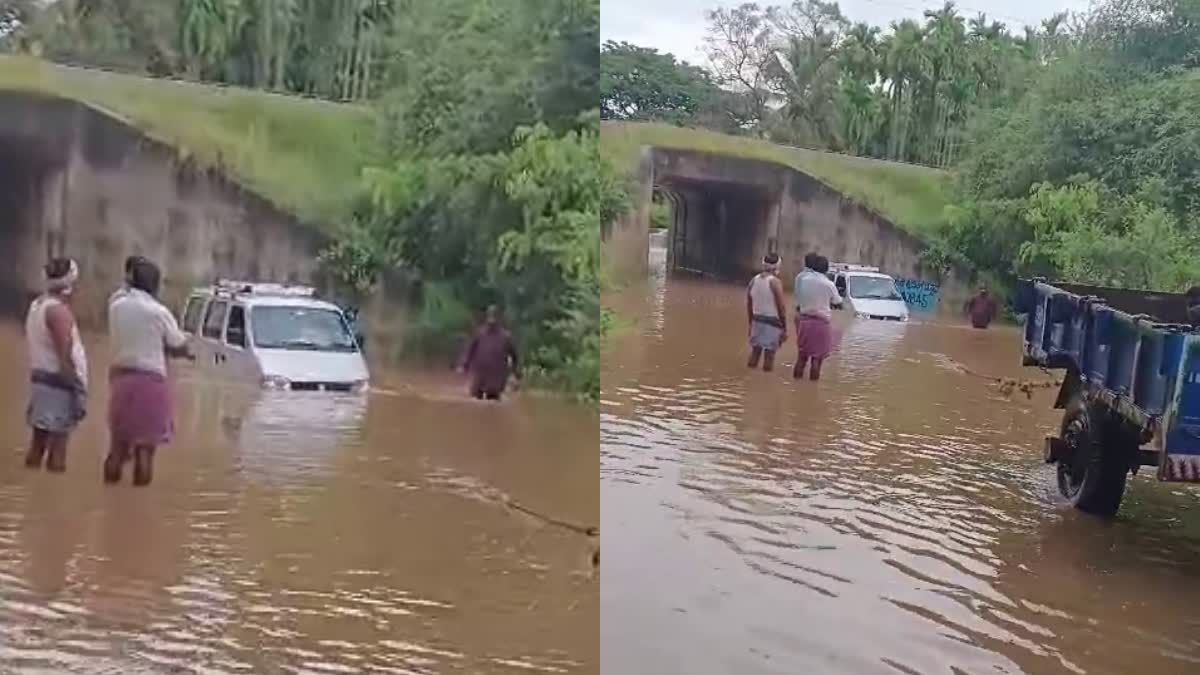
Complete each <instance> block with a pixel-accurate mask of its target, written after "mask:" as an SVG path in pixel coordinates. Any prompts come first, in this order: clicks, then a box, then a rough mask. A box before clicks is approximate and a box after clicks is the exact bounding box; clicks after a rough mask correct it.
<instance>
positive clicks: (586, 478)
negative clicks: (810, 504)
mask: <svg viewBox="0 0 1200 675" xmlns="http://www.w3.org/2000/svg"><path fill="white" fill-rule="evenodd" d="M85 341H87V342H89V355H90V356H91V361H92V362H93V364H92V372H91V378H90V379H91V381H92V382H93V388H94V390H95V391H93V392H92V403H91V405H90V411H91V414H90V416H89V418H88V419H87V420H85V421H84V423H83V426H82V427H81V429H80V430H79V432H77V434H76V435H75V436H74V437H73V440H72V444H71V450H70V454H69V465H68V471H67V473H66V474H65V475H61V476H58V475H49V474H45V473H40V472H33V471H28V470H26V469H24V467H23V466H21V456H22V448H23V446H24V444H25V442H26V434H27V431H26V429H25V426H24V423H23V419H22V413H23V410H24V406H25V396H26V391H25V388H24V387H23V386H21V384H20V378H11V379H10V380H9V382H10V384H9V386H8V387H5V388H0V413H2V415H0V447H4V448H7V449H9V450H10V452H9V453H8V455H7V460H6V463H5V464H6V465H7V468H4V467H3V466H0V672H6V673H7V672H29V673H35V672H36V673H51V672H52V673H122V674H125V673H162V672H204V673H244V672H308V673H318V672H320V673H343V672H371V673H445V672H496V673H505V672H514V673H527V672H552V673H560V672H561V673H576V672H578V673H595V672H598V671H599V653H598V652H599V647H598V644H597V638H596V635H597V631H598V620H597V616H598V609H597V603H598V579H597V578H596V575H595V573H594V570H593V567H592V564H591V555H592V551H593V550H594V549H595V540H594V538H592V537H588V536H586V535H585V534H581V533H579V532H575V531H572V530H570V529H567V528H564V527H561V526H559V525H556V524H554V523H552V522H548V521H547V520H545V519H544V518H539V517H535V516H534V515H530V513H533V514H549V515H550V516H553V517H556V518H558V519H561V520H562V521H564V522H569V523H581V524H585V525H595V524H597V523H598V514H599V492H598V487H597V483H596V475H597V471H598V464H597V456H596V450H595V448H596V446H597V443H598V439H597V434H598V431H597V428H598V423H597V418H596V414H595V412H594V411H591V410H587V409H586V408H583V407H580V406H577V405H573V404H570V403H566V402H560V401H555V400H544V399H539V398H536V397H531V396H522V395H518V396H515V397H512V398H511V399H509V400H507V401H506V402H504V403H503V404H500V405H486V404H480V403H477V402H474V401H464V400H463V391H462V390H463V387H462V383H461V382H459V381H457V380H451V379H449V378H447V377H442V376H439V375H431V374H419V373H416V374H414V373H381V374H380V377H379V378H378V379H379V380H380V386H381V389H382V391H381V392H380V393H378V394H372V395H370V396H369V397H354V396H341V397H338V396H330V397H318V396H315V395H304V394H301V395H297V396H291V395H283V394H269V393H265V392H261V391H257V390H250V389H244V388H239V387H237V386H230V385H227V384H225V383H221V382H215V381H211V380H207V379H205V378H204V377H201V376H200V375H198V374H197V373H195V372H193V371H191V370H190V369H188V368H186V367H185V368H183V369H182V370H181V371H180V372H178V373H177V379H176V386H175V390H176V394H177V399H176V405H177V428H176V431H177V436H176V438H175V440H174V442H173V443H172V444H171V445H170V446H167V447H165V448H163V449H161V450H160V457H159V461H158V467H157V470H156V476H155V481H154V484H153V485H152V486H150V487H149V488H146V489H133V488H132V487H131V486H129V485H128V483H126V484H124V485H121V486H116V487H109V486H104V485H102V484H101V480H100V463H101V461H102V458H103V455H104V453H105V451H106V447H105V445H106V431H105V423H104V409H105V403H104V402H105V400H106V398H107V392H106V391H105V389H106V383H105V381H104V377H103V373H104V368H105V365H104V356H105V354H106V353H107V349H106V348H105V345H104V344H103V343H102V342H97V341H92V340H85ZM0 346H3V349H0V368H2V369H4V371H5V372H9V373H21V372H24V369H25V367H26V366H25V364H24V355H23V354H24V349H23V347H22V343H21V337H20V330H19V327H17V326H13V325H10V324H0ZM298 394H299V393H298ZM548 440H551V441H552V442H548ZM513 504H519V505H520V506H522V507H525V508H526V509H527V510H528V513H527V512H523V511H521V510H519V509H517V508H514V507H513Z"/></svg>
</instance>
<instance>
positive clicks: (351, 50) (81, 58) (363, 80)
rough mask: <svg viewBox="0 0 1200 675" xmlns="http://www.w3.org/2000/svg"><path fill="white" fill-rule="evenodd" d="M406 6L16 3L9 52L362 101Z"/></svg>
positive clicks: (9, 9)
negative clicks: (24, 52) (22, 52)
mask: <svg viewBox="0 0 1200 675" xmlns="http://www.w3.org/2000/svg"><path fill="white" fill-rule="evenodd" d="M412 4H413V3H411V2H408V1H407V0H153V1H149V0H52V1H51V2H39V1H36V0H17V1H16V2H9V3H5V7H4V12H3V13H0V35H2V36H3V41H4V46H5V47H7V48H8V49H10V50H21V51H28V52H32V53H35V54H38V55H41V56H44V57H46V58H49V59H52V60H55V61H62V62H69V63H79V64H83V65H90V66H105V67H111V68H117V69H121V70H126V71H132V72H140V73H145V74H151V75H158V76H180V77H189V78H192V79H205V80H211V81H219V82H227V83H230V84H239V85H245V86H253V87H258V88H264V89H273V90H279V91H291V92H299V93H306V94H311V95H314V96H321V97H324V98H332V99H337V100H358V99H365V98H369V97H372V96H373V95H375V94H376V93H378V92H379V90H380V89H381V86H382V84H383V78H384V75H385V65H386V63H387V62H389V61H390V60H392V59H393V58H394V53H393V46H394V42H393V40H392V39H391V38H392V37H393V36H394V35H395V33H396V26H397V25H398V24H399V23H401V22H402V21H404V20H405V19H404V15H405V13H406V12H408V11H410V10H411V7H410V5H412Z"/></svg>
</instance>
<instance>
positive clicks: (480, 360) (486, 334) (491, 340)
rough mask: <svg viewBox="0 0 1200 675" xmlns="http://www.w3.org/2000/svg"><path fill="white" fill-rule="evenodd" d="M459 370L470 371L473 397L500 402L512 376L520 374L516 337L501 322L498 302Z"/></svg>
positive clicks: (464, 355) (516, 377)
mask: <svg viewBox="0 0 1200 675" xmlns="http://www.w3.org/2000/svg"><path fill="white" fill-rule="evenodd" d="M458 372H460V373H470V378H471V387H470V390H471V396H473V397H475V398H477V399H487V400H489V401H499V400H500V395H501V394H503V393H504V387H505V386H507V385H508V376H509V374H510V373H511V374H512V375H513V380H514V384H515V383H516V382H519V376H517V374H516V373H517V349H516V347H515V346H514V345H513V341H512V336H511V335H510V334H509V332H508V331H507V330H505V329H504V327H503V326H501V325H500V311H499V310H498V309H497V308H496V306H495V305H491V306H489V307H488V308H487V314H486V315H485V317H484V321H483V327H482V328H480V329H479V330H478V331H477V332H476V333H475V336H474V337H473V338H471V342H470V343H469V344H468V345H467V351H466V352H465V353H464V354H463V358H462V362H461V363H460V364H459V367H458Z"/></svg>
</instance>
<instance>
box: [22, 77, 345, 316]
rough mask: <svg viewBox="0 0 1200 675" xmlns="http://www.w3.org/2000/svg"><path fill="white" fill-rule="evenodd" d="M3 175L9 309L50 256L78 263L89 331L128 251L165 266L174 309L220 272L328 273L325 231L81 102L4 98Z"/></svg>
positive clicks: (32, 285) (36, 281) (298, 277)
mask: <svg viewBox="0 0 1200 675" xmlns="http://www.w3.org/2000/svg"><path fill="white" fill-rule="evenodd" d="M0 171H2V172H3V174H4V175H3V177H4V178H6V179H8V180H6V181H5V184H4V185H2V186H0V201H2V202H5V203H7V204H8V205H9V206H10V207H12V208H10V209H6V213H8V214H9V215H8V217H7V218H6V221H7V222H4V221H0V222H3V225H2V226H0V246H3V247H4V250H5V253H6V254H9V255H8V256H7V257H8V260H9V265H8V266H6V268H4V269H0V295H3V296H4V303H3V304H4V305H5V308H7V309H12V308H22V309H23V306H24V303H25V302H26V301H27V299H28V297H29V296H30V295H32V294H34V293H36V292H38V289H39V288H40V286H41V280H40V279H41V265H42V264H43V263H44V262H45V260H46V259H47V257H49V256H52V255H64V254H65V255H70V256H72V257H75V258H76V259H78V260H79V262H80V267H81V273H82V279H81V283H80V286H79V291H78V296H77V312H78V313H79V317H80V322H81V323H83V324H84V325H85V326H91V327H96V326H99V325H101V324H102V322H103V317H104V312H105V299H106V298H107V296H108V294H109V293H111V292H112V291H113V289H115V288H116V287H117V286H118V285H119V284H120V282H121V275H122V265H123V261H124V258H125V257H126V256H128V255H131V254H142V255H146V256H147V257H149V258H151V259H153V260H155V261H156V262H158V263H159V264H160V265H161V266H162V268H163V271H164V301H166V302H168V303H171V304H172V306H176V305H177V303H179V302H180V301H182V299H183V298H184V296H185V294H186V293H187V291H188V289H190V288H191V287H193V286H195V285H197V284H203V283H207V282H210V281H212V280H213V279H214V278H216V277H217V276H230V277H241V278H258V279H270V280H276V281H291V282H308V283H318V284H320V283H321V282H322V281H323V280H322V279H321V278H320V277H321V275H320V272H319V268H318V263H317V254H318V252H319V250H320V248H321V247H322V245H323V243H324V239H323V237H321V236H320V235H319V234H317V230H316V229H315V228H314V227H311V226H308V225H306V224H302V223H300V222H298V221H297V220H296V219H295V218H294V217H292V216H291V215H289V214H288V213H286V212H285V211H283V210H282V209H279V208H276V207H275V206H273V205H272V204H271V203H269V202H268V201H267V200H265V199H263V198H262V197H260V196H258V195H255V194H253V193H251V192H249V191H248V190H245V189H243V188H241V187H240V186H238V185H237V184H236V183H234V182H232V181H231V180H229V179H227V178H226V177H225V176H223V175H222V174H221V173H220V172H219V171H213V170H209V171H203V170H198V169H196V168H195V167H194V165H193V164H192V163H191V162H189V161H187V160H186V159H184V158H183V157H181V154H180V152H179V151H178V150H176V149H175V148H172V147H170V146H167V145H165V144H163V143H159V142H156V141H154V140H151V139H149V138H147V137H146V136H144V135H143V134H142V133H141V132H140V131H138V130H137V129H134V128H133V127H131V126H129V125H127V124H125V123H123V122H121V121H119V120H118V119H116V118H114V117H110V116H108V115H106V114H103V113H101V112H98V111H96V110H94V109H92V108H89V107H87V106H85V105H82V104H80V103H77V102H74V101H67V100H62V99H57V98H51V97H44V96H37V95H31V94H16V93H6V94H2V95H0Z"/></svg>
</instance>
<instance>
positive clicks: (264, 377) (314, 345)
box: [180, 280, 370, 392]
mask: <svg viewBox="0 0 1200 675" xmlns="http://www.w3.org/2000/svg"><path fill="white" fill-rule="evenodd" d="M180 326H181V327H182V328H183V331H184V333H186V334H187V335H188V337H189V340H190V342H191V347H192V350H193V352H195V354H196V363H197V365H198V366H199V367H200V368H202V369H204V370H208V371H211V372H213V373H215V374H217V375H218V376H220V377H228V378H231V379H237V380H242V381H250V382H254V383H257V384H260V385H262V386H263V387H265V388H267V389H281V390H301V391H343V392H364V391H366V390H367V388H368V386H369V381H370V375H369V373H368V371H367V364H366V361H365V360H364V359H363V352H362V338H361V336H358V335H355V333H354V331H353V330H352V329H351V323H350V321H348V320H347V317H346V315H345V314H344V313H343V311H342V310H341V309H340V308H339V307H338V306H337V305H335V304H333V303H330V302H325V301H323V300H320V299H318V298H317V297H316V290H315V289H314V288H311V287H308V286H292V285H284V284H270V283H252V282H243V281H224V280H223V281H218V282H217V283H216V284H214V285H213V286H209V287H203V288H197V289H195V290H194V291H192V293H191V295H190V296H189V297H188V300H187V304H186V305H185V306H184V310H183V317H182V320H181V321H180Z"/></svg>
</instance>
